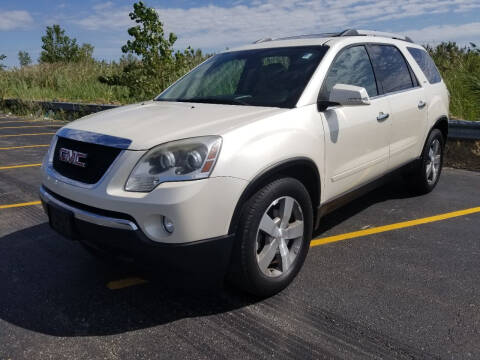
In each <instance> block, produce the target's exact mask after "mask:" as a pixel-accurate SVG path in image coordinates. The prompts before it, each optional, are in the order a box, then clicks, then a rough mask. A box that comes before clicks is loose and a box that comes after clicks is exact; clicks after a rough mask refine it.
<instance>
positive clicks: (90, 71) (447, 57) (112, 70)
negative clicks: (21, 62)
mask: <svg viewBox="0 0 480 360" xmlns="http://www.w3.org/2000/svg"><path fill="white" fill-rule="evenodd" d="M427 48H428V51H429V52H430V54H431V55H432V57H433V59H434V61H435V63H436V64H437V66H438V68H439V70H440V72H441V74H442V77H443V79H444V80H445V82H446V84H447V87H448V89H449V91H450V94H451V103H450V112H451V116H453V117H456V118H460V119H466V120H477V121H479V120H480V51H479V50H478V49H477V48H476V47H474V46H472V47H470V48H466V47H464V48H461V47H459V46H457V45H456V44H455V43H442V44H440V45H438V46H436V47H427ZM199 61H200V59H199V60H198V61H194V62H191V63H188V64H186V65H185V67H193V66H194V65H196V64H197V63H198V62H199ZM124 66H125V65H122V64H119V63H115V62H113V63H106V62H93V61H90V62H85V63H78V64H39V65H32V66H27V67H24V68H21V69H10V70H4V71H1V70H0V100H1V99H7V98H16V99H22V100H46V101H53V100H57V101H71V102H81V103H100V104H102V103H103V104H128V103H132V102H136V101H139V100H141V99H138V98H135V97H132V96H131V93H129V90H128V88H127V87H125V86H111V85H107V84H105V83H102V82H100V81H99V80H98V78H99V77H100V76H112V75H115V74H120V73H121V72H122V70H123V67H124ZM184 70H185V71H187V70H188V68H185V69H184ZM170 81H171V79H170V77H169V78H168V80H167V81H166V82H170ZM162 83H164V81H162Z"/></svg>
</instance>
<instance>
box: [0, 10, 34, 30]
mask: <svg viewBox="0 0 480 360" xmlns="http://www.w3.org/2000/svg"><path fill="white" fill-rule="evenodd" d="M32 23H33V18H32V16H31V15H30V13H29V12H28V11H24V10H13V11H1V10H0V31H5V30H14V29H23V28H26V27H28V26H30V25H31V24H32Z"/></svg>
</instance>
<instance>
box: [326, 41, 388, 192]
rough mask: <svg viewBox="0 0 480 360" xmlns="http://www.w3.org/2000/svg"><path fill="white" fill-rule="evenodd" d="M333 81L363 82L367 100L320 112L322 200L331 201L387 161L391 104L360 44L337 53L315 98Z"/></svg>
mask: <svg viewBox="0 0 480 360" xmlns="http://www.w3.org/2000/svg"><path fill="white" fill-rule="evenodd" d="M335 84H348V85H356V86H361V87H364V88H365V89H366V90H367V93H368V95H369V96H370V97H371V98H372V99H371V104H370V105H356V106H334V107H330V108H328V109H327V110H326V111H324V112H323V113H322V121H323V122H324V129H325V133H326V135H325V144H326V145H325V157H326V159H327V161H326V169H325V175H326V176H325V181H326V183H325V186H324V191H325V200H327V201H328V200H332V199H333V198H335V197H338V196H340V195H342V194H343V193H346V192H348V191H350V190H352V189H354V188H357V187H360V186H361V185H363V184H365V183H367V182H369V181H371V180H373V179H374V178H376V177H379V176H381V175H383V174H384V173H385V172H386V170H387V166H388V159H389V135H390V121H389V114H390V113H391V111H390V105H389V101H388V99H386V98H384V97H378V95H379V91H378V88H377V83H376V80H375V76H374V72H373V68H372V64H371V61H370V58H369V56H368V53H367V51H366V48H365V46H363V45H356V46H351V47H347V48H345V49H343V50H341V52H340V53H339V54H338V55H337V57H336V58H335V60H334V62H333V64H332V66H331V67H330V69H329V72H328V74H327V76H326V78H325V81H324V83H323V85H322V89H321V91H320V95H319V99H320V100H328V99H329V95H330V91H331V89H332V88H333V86H334V85H335Z"/></svg>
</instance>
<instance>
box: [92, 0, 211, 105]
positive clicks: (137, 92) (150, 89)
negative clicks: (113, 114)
mask: <svg viewBox="0 0 480 360" xmlns="http://www.w3.org/2000/svg"><path fill="white" fill-rule="evenodd" d="M129 16H130V19H132V20H133V21H134V22H135V23H137V25H136V26H133V27H131V28H129V29H128V34H129V35H130V36H131V37H132V38H133V39H131V40H128V41H127V43H126V44H125V45H124V46H122V52H123V53H124V54H126V56H127V57H128V59H129V61H127V62H125V61H124V62H123V63H124V67H123V71H122V73H120V74H114V75H111V76H101V77H100V78H99V80H100V81H101V82H104V83H107V84H110V85H123V86H127V87H128V88H129V92H130V97H132V98H135V99H138V100H140V99H145V98H152V97H153V96H155V95H157V94H159V93H160V92H161V91H162V90H163V89H165V88H166V87H167V86H168V85H170V84H171V83H172V82H173V81H174V80H176V79H177V78H178V77H179V76H181V75H183V74H184V73H185V72H187V71H188V70H190V69H191V68H192V67H193V66H194V65H192V64H193V63H195V65H196V64H198V63H199V62H201V61H203V59H204V58H203V55H202V54H201V51H199V50H198V51H197V52H195V51H194V50H193V49H191V48H190V47H188V48H187V49H186V50H185V51H184V52H179V51H176V52H175V50H174V49H173V45H174V44H175V41H176V40H177V36H176V35H175V34H173V33H170V34H169V35H168V37H166V36H165V32H164V30H163V23H162V22H161V21H160V18H159V16H158V13H157V12H156V11H155V9H153V8H149V7H147V6H145V4H144V3H143V2H142V1H139V2H138V3H135V4H133V11H132V12H131V13H130V14H129ZM134 55H136V56H137V57H138V59H139V60H138V61H136V60H135V57H134ZM199 57H200V58H201V59H199ZM124 59H125V58H124Z"/></svg>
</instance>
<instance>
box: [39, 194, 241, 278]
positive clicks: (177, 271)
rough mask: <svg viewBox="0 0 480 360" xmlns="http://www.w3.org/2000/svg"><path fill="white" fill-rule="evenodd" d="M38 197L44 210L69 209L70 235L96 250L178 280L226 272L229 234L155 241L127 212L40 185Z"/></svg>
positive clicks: (220, 275) (210, 276)
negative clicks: (85, 202)
mask: <svg viewBox="0 0 480 360" xmlns="http://www.w3.org/2000/svg"><path fill="white" fill-rule="evenodd" d="M40 198H41V200H42V204H43V205H44V208H45V210H46V212H47V214H48V213H49V211H48V209H49V208H50V207H56V208H60V209H62V210H66V211H68V212H70V213H72V214H73V235H74V238H75V239H78V240H79V241H81V242H82V243H84V245H86V246H87V247H89V248H92V249H94V250H96V251H97V252H101V253H104V254H105V255H108V256H112V257H118V258H120V259H122V260H128V261H132V262H134V263H136V264H139V265H141V266H142V267H147V268H148V269H149V270H151V269H154V270H156V271H161V272H162V273H163V274H169V275H170V276H169V277H170V278H171V279H173V280H175V282H177V283H178V282H179V281H180V283H181V284H184V283H186V282H190V281H192V280H193V282H192V283H195V281H196V280H198V279H200V278H201V279H202V282H203V281H204V280H205V279H208V280H210V281H212V282H214V283H218V282H221V281H222V280H223V277H224V275H225V273H226V270H227V267H228V265H229V261H230V254H231V250H232V246H233V239H234V235H233V234H230V235H225V236H220V237H216V238H210V239H204V240H198V241H193V242H188V243H179V244H168V243H159V242H155V241H152V240H150V239H149V238H148V237H147V236H146V235H145V234H144V233H143V232H142V230H141V229H140V228H139V227H138V226H137V224H136V223H135V221H134V219H132V218H130V217H129V215H126V214H121V213H114V212H108V211H105V210H102V209H95V208H92V207H89V206H86V205H83V204H79V203H75V202H73V201H71V200H68V199H65V198H62V197H61V196H59V195H57V194H55V193H52V192H51V191H49V190H48V189H46V188H45V187H43V186H42V187H41V188H40Z"/></svg>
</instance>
